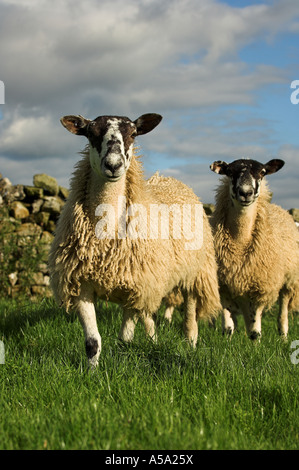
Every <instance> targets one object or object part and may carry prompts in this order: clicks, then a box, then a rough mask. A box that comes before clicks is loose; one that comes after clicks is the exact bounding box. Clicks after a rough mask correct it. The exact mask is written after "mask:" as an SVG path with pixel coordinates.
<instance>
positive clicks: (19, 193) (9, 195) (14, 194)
mask: <svg viewBox="0 0 299 470" xmlns="http://www.w3.org/2000/svg"><path fill="white" fill-rule="evenodd" d="M2 195H3V199H4V200H5V201H6V202H7V203H8V204H9V203H11V202H13V201H22V200H23V199H25V196H26V195H25V192H24V187H23V185H22V184H16V185H14V186H13V185H11V186H7V187H6V189H5V191H4V193H2Z"/></svg>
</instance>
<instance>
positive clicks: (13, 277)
mask: <svg viewBox="0 0 299 470" xmlns="http://www.w3.org/2000/svg"><path fill="white" fill-rule="evenodd" d="M8 280H9V283H10V285H11V286H12V287H13V286H15V285H16V283H17V282H18V272H17V271H16V272H14V273H10V274H9V275H8Z"/></svg>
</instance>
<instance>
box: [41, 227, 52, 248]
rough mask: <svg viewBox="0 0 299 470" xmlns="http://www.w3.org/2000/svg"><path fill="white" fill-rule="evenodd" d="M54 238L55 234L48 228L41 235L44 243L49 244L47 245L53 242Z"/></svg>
mask: <svg viewBox="0 0 299 470" xmlns="http://www.w3.org/2000/svg"><path fill="white" fill-rule="evenodd" d="M53 240H54V235H53V234H52V233H50V232H47V231H46V230H45V231H44V232H43V233H42V235H41V237H40V241H41V242H42V243H45V244H47V245H49V244H50V243H52V241H53Z"/></svg>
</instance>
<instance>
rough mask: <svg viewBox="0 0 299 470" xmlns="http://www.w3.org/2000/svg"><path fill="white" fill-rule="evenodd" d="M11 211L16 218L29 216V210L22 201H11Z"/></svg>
mask: <svg viewBox="0 0 299 470" xmlns="http://www.w3.org/2000/svg"><path fill="white" fill-rule="evenodd" d="M10 213H11V215H12V216H13V217H14V218H15V219H25V218H26V217H28V216H29V210H28V209H27V207H25V206H24V204H22V203H21V202H20V201H13V202H12V203H11V206H10Z"/></svg>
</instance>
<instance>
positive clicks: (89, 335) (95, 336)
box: [76, 284, 101, 368]
mask: <svg viewBox="0 0 299 470" xmlns="http://www.w3.org/2000/svg"><path fill="white" fill-rule="evenodd" d="M76 309H77V313H78V317H79V320H80V322H81V325H82V328H83V331H84V336H85V349H86V354H87V358H88V362H89V365H90V367H91V368H94V367H96V366H97V365H98V360H99V356H100V352H101V336H100V334H99V332H98V327H97V320H96V312H95V308H94V292H93V289H92V288H90V287H89V286H84V285H83V284H82V287H81V294H80V297H79V299H78V300H77V303H76Z"/></svg>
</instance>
